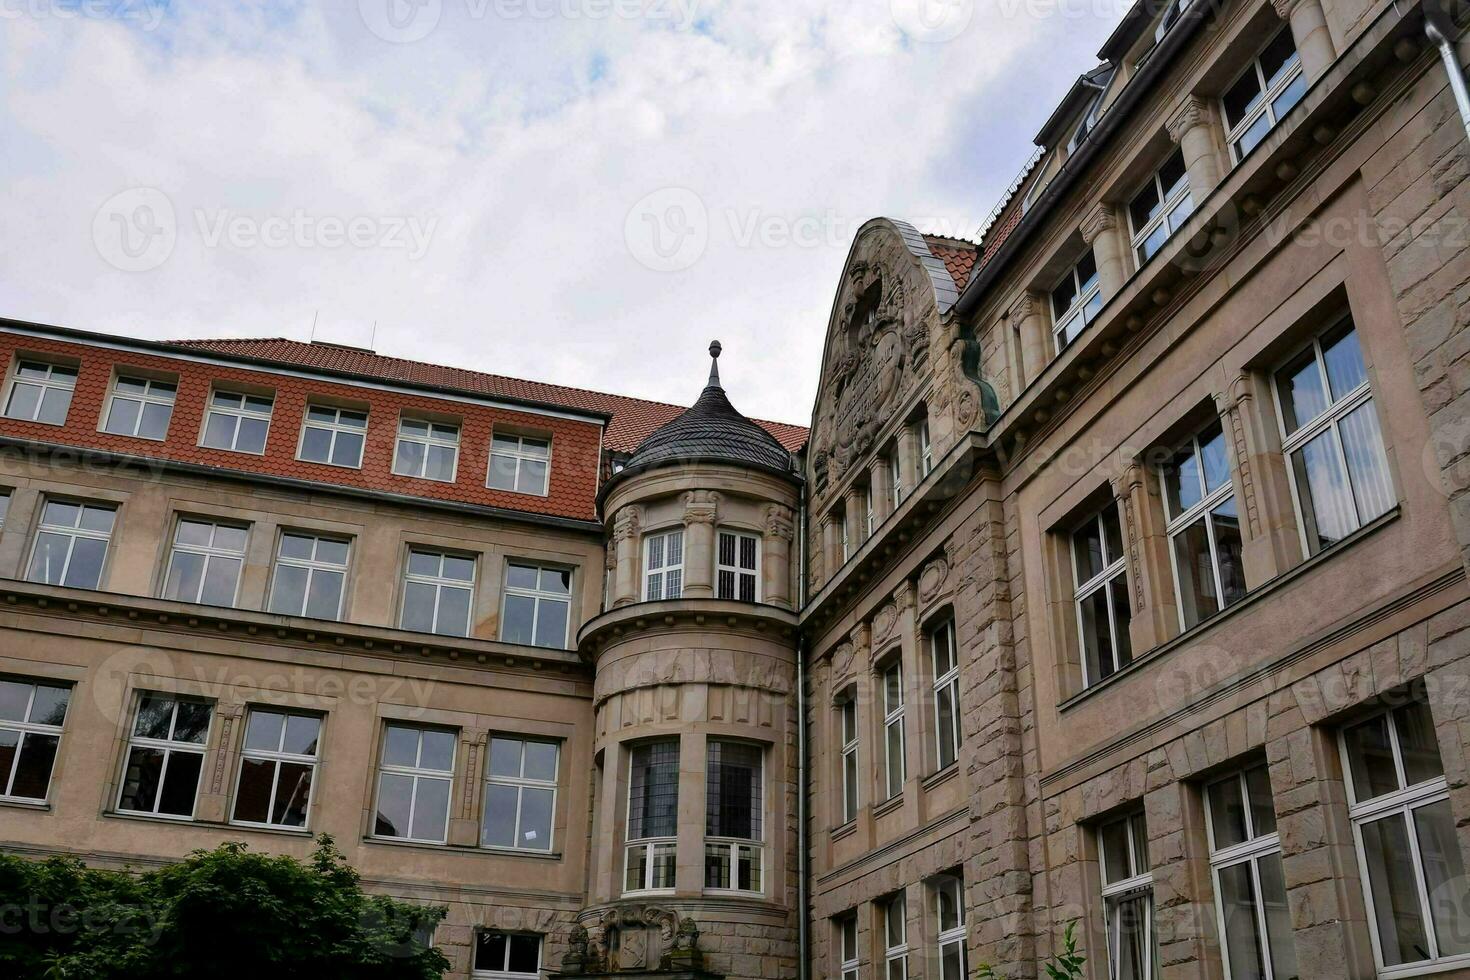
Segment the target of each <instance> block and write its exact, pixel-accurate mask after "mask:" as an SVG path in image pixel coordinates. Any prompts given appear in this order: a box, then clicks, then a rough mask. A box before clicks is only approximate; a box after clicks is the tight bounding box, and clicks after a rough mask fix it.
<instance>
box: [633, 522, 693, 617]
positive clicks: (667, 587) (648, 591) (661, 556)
mask: <svg viewBox="0 0 1470 980" xmlns="http://www.w3.org/2000/svg"><path fill="white" fill-rule="evenodd" d="M683 594H684V529H683V528H679V529H677V530H674V531H664V532H662V533H660V534H650V535H648V536H647V537H645V538H644V539H643V601H644V602H658V601H659V600H661V599H677V598H679V597H680V596H681V595H683Z"/></svg>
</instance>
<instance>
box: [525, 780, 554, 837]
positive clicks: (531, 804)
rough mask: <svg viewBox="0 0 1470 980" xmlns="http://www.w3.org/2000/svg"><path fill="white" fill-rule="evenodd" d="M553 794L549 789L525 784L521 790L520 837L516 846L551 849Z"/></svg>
mask: <svg viewBox="0 0 1470 980" xmlns="http://www.w3.org/2000/svg"><path fill="white" fill-rule="evenodd" d="M553 799H554V796H553V794H552V791H551V790H549V789H535V788H533V787H530V786H527V787H525V788H523V789H522V790H521V837H520V840H519V841H518V842H517V846H518V847H523V848H528V849H530V850H536V851H546V850H550V849H551V817H552V813H551V810H552V801H553Z"/></svg>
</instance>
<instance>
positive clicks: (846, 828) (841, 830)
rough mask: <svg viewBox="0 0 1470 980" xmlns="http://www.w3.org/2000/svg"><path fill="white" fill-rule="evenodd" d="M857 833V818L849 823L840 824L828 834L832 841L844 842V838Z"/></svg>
mask: <svg viewBox="0 0 1470 980" xmlns="http://www.w3.org/2000/svg"><path fill="white" fill-rule="evenodd" d="M855 833H857V818H856V817H854V818H853V819H851V820H849V821H848V822H847V823H844V824H839V825H838V826H836V827H833V828H832V829H831V830H829V831H828V832H827V834H828V836H829V837H831V839H832V840H834V841H839V840H842V839H843V838H844V837H851V836H852V835H853V834H855Z"/></svg>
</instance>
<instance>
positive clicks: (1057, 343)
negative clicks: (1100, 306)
mask: <svg viewBox="0 0 1470 980" xmlns="http://www.w3.org/2000/svg"><path fill="white" fill-rule="evenodd" d="M1087 255H1091V256H1093V267H1094V271H1093V274H1092V277H1091V279H1090V280H1088V281H1090V282H1091V283H1092V285H1090V286H1087V283H1086V282H1084V281H1083V279H1082V274H1081V273H1080V272H1079V271H1078V269H1079V268H1080V267H1081V265H1082V262H1083V260H1084V259H1085V258H1086V257H1087ZM1096 265H1097V257H1096V253H1094V252H1093V251H1092V246H1091V245H1089V246H1088V247H1087V252H1086V254H1085V255H1084V256H1083V257H1082V258H1079V259H1078V260H1077V261H1076V262H1074V263H1073V264H1072V267H1071V268H1070V269H1068V270H1067V274H1066V275H1065V276H1063V277H1062V278H1061V279H1060V280H1059V281H1058V282H1057V284H1056V285H1055V286H1053V287H1052V289H1051V291H1050V292H1049V293H1047V297H1046V301H1047V305H1048V306H1050V307H1051V324H1052V326H1051V342H1052V353H1053V354H1054V355H1056V354H1061V353H1062V351H1064V350H1066V349H1067V348H1068V347H1069V346H1071V344H1072V341H1070V340H1067V339H1066V337H1067V331H1068V329H1069V328H1070V327H1071V326H1072V324H1073V323H1074V322H1075V321H1077V320H1079V319H1080V320H1081V321H1082V325H1081V326H1079V327H1078V328H1077V332H1076V334H1075V335H1074V339H1075V336H1080V335H1081V334H1082V331H1084V330H1086V329H1087V325H1088V323H1090V322H1091V321H1090V320H1089V319H1088V317H1087V307H1088V304H1090V303H1091V302H1092V301H1093V300H1094V299H1096V298H1097V297H1098V296H1101V295H1102V275H1101V274H1100V273H1098V272H1097V271H1096ZM1068 279H1070V280H1071V281H1072V288H1073V289H1074V290H1076V292H1075V293H1074V294H1073V296H1072V305H1071V306H1069V307H1067V308H1066V309H1065V310H1059V309H1057V304H1056V291H1057V289H1058V288H1060V287H1061V285H1062V283H1064V282H1066V281H1067V280H1068ZM1083 286H1087V288H1086V289H1083V288H1082V287H1083Z"/></svg>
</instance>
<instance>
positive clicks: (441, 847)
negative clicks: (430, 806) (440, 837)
mask: <svg viewBox="0 0 1470 980" xmlns="http://www.w3.org/2000/svg"><path fill="white" fill-rule="evenodd" d="M362 842H363V843H364V844H383V845H386V846H388V847H422V848H428V849H429V850H432V851H447V850H449V849H450V848H449V844H448V843H447V842H444V841H439V842H435V841H431V840H410V839H408V838H406V837H377V836H374V835H372V834H369V835H367V836H366V837H364V838H363V839H362ZM457 850H462V851H463V850H469V848H457Z"/></svg>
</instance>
